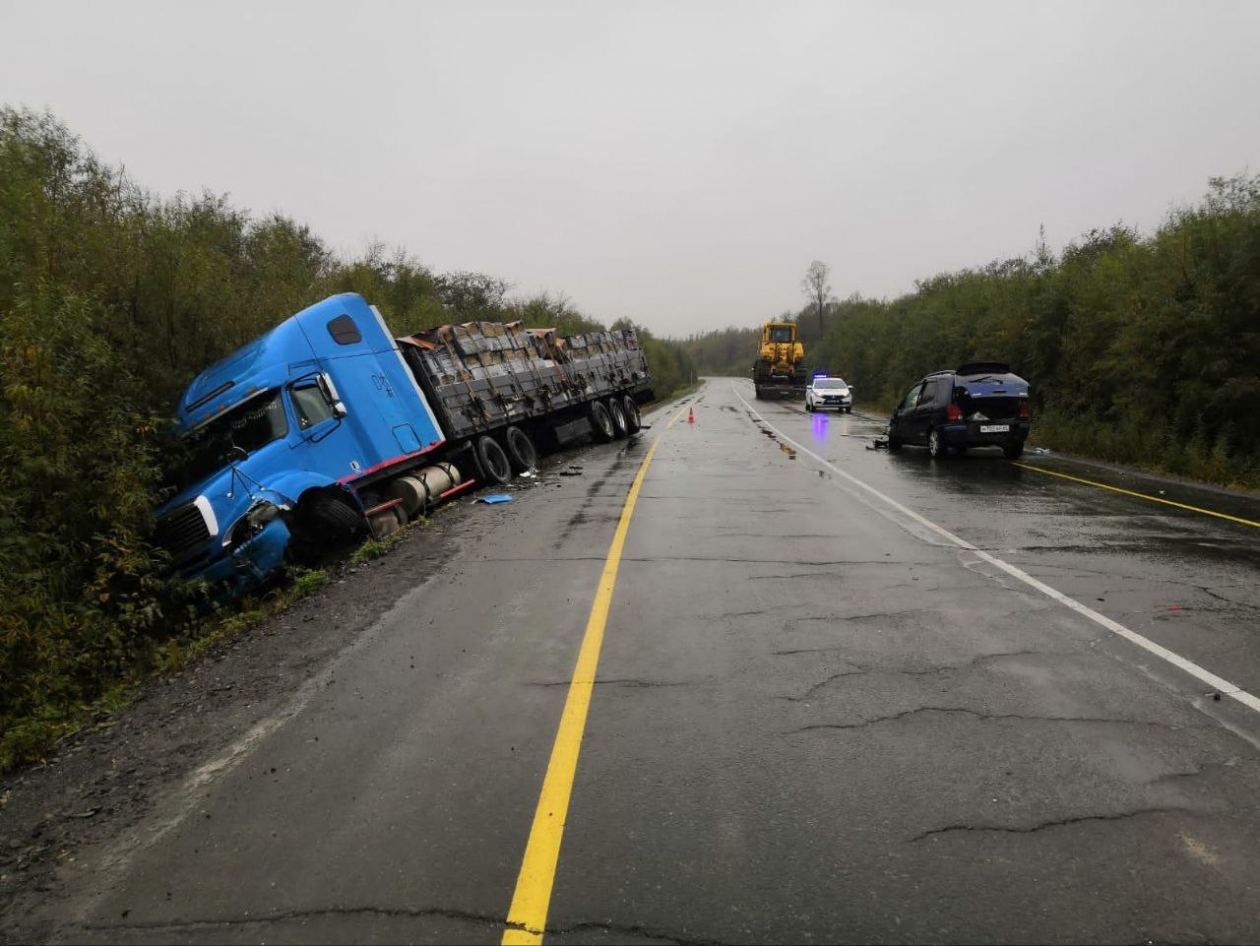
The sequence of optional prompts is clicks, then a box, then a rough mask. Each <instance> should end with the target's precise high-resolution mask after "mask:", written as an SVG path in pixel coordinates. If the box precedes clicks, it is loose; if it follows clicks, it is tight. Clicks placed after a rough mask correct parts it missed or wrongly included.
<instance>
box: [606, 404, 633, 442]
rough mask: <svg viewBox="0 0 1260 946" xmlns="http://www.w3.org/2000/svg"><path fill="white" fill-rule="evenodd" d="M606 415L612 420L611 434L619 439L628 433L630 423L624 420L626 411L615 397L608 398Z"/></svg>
mask: <svg viewBox="0 0 1260 946" xmlns="http://www.w3.org/2000/svg"><path fill="white" fill-rule="evenodd" d="M607 407H608V415H609V416H610V417H611V418H612V422H613V436H614V437H616V438H617V439H618V440H620V439H621V438H622V437H625V436H627V435H628V434H629V433H630V423H629V422H628V421H627V420H626V412H625V410H624V409H623V408H622V406H621V402H620V401H618V400H617V399H616V398H615V397H610V398H609V399H608V405H607Z"/></svg>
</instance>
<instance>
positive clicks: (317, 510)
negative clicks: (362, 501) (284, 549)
mask: <svg viewBox="0 0 1260 946" xmlns="http://www.w3.org/2000/svg"><path fill="white" fill-rule="evenodd" d="M366 530H367V522H366V521H365V520H364V518H363V515H362V513H360V512H359V511H358V510H357V509H353V508H351V506H350V504H349V503H347V502H342V501H341V500H340V499H337V498H335V497H333V496H316V497H314V498H313V499H309V500H306V501H304V502H303V503H302V504H301V505H299V506H298V508H297V510H296V514H295V516H294V519H293V522H292V525H291V526H290V531H291V532H292V535H293V538H292V541H291V542H290V543H289V548H288V553H289V556H290V557H291V558H292V560H293V561H294V562H296V563H297V564H298V565H304V566H306V567H313V566H315V565H317V564H319V563H320V562H321V561H323V560H324V557H325V556H326V555H328V554H329V552H331V551H333V550H336V549H339V548H341V547H342V546H344V545H349V544H350V543H351V542H353V541H355V540H356V539H358V538H359V537H360V536H362V535H363V533H364V532H365V531H366Z"/></svg>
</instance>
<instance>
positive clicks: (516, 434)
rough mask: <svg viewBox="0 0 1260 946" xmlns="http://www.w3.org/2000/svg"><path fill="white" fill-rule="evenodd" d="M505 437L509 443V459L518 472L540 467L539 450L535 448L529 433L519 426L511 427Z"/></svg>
mask: <svg viewBox="0 0 1260 946" xmlns="http://www.w3.org/2000/svg"><path fill="white" fill-rule="evenodd" d="M503 439H504V442H505V443H506V444H507V453H508V459H510V460H511V461H512V467H513V469H515V470H516V472H517V473H525V472H526V471H528V470H534V469H537V468H538V451H537V450H536V449H534V441H532V440H530V439H529V434H527V433H525V431H523V430H521V428H519V427H509V428H508V429H507V434H506V435H504V438H503Z"/></svg>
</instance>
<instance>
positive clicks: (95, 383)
mask: <svg viewBox="0 0 1260 946" xmlns="http://www.w3.org/2000/svg"><path fill="white" fill-rule="evenodd" d="M510 289H511V286H510V285H509V284H508V283H507V282H505V281H503V280H501V279H498V278H495V277H493V276H488V275H485V274H481V273H467V272H455V273H436V272H433V271H432V270H430V269H428V268H427V267H425V266H423V265H422V264H421V263H419V262H418V261H417V260H415V259H414V258H413V257H411V256H410V255H409V254H408V253H407V252H406V251H405V250H392V251H391V250H388V249H387V248H386V247H385V246H383V245H373V246H371V247H369V248H368V249H367V251H366V252H365V253H364V254H363V255H362V256H360V257H358V258H355V259H348V260H347V259H341V258H339V257H338V256H337V255H335V254H334V253H332V252H331V251H330V250H329V249H328V247H327V245H326V244H325V243H324V241H323V240H321V239H320V238H319V237H318V236H317V235H315V234H314V233H312V232H311V230H310V229H309V228H308V227H306V226H302V225H300V224H298V223H296V222H295V221H293V220H292V219H289V218H287V217H284V216H282V215H278V214H273V215H270V216H266V217H262V218H257V217H254V216H251V215H250V214H249V213H248V212H247V211H245V210H242V209H240V208H237V207H234V206H233V205H232V204H231V203H230V202H229V200H228V199H227V198H226V197H224V196H221V195H216V194H214V193H210V192H205V193H202V194H198V195H189V194H179V195H177V196H175V197H173V198H162V197H160V196H157V195H154V194H152V193H150V192H148V191H147V190H145V189H144V188H142V187H141V186H140V185H138V184H137V183H136V182H134V181H132V180H131V179H130V178H129V177H128V176H127V175H126V174H125V173H124V172H123V171H122V170H121V169H119V168H114V167H110V166H108V165H106V164H104V163H102V162H101V161H100V160H98V159H97V158H96V156H95V155H94V154H93V153H92V152H91V150H90V149H89V148H87V147H86V146H85V145H84V144H83V143H82V142H81V141H80V140H79V139H78V138H77V137H76V136H75V135H74V134H72V133H71V131H70V130H69V129H68V128H67V127H66V126H65V125H64V124H63V123H61V122H60V121H58V120H57V119H56V118H55V117H53V116H51V115H48V114H40V113H35V112H31V111H29V110H24V109H14V108H8V107H0V476H3V482H2V483H0V749H4V748H5V746H6V745H7V746H8V749H9V750H13V742H14V739H16V738H17V736H15V735H14V733H13V732H12V730H13V728H14V726H15V725H16V724H18V723H19V722H21V723H23V724H25V723H29V722H30V721H31V720H32V719H38V718H41V717H44V718H47V719H50V720H57V719H64V718H65V717H66V716H67V714H69V713H71V712H73V710H74V709H75V707H77V706H80V705H81V704H83V703H84V702H85V701H88V700H91V699H93V698H95V697H96V696H97V695H98V694H100V693H101V692H102V689H103V688H104V687H105V686H107V685H108V684H109V683H110V682H111V681H116V680H119V679H122V678H124V677H125V676H126V675H127V674H129V673H131V672H134V671H135V669H136V668H137V667H142V666H144V664H145V662H146V660H147V659H149V656H150V655H151V654H152V652H153V649H154V648H155V646H157V645H158V644H160V643H161V642H163V641H166V640H168V639H169V638H170V637H171V635H172V634H174V633H176V632H177V631H178V630H179V625H180V624H181V622H183V621H186V620H187V618H188V615H187V613H186V612H185V611H182V610H180V609H179V608H178V607H176V606H175V605H174V604H173V603H172V602H176V601H178V599H177V598H175V597H173V596H172V589H171V588H170V587H169V586H168V584H167V580H166V578H165V577H164V575H165V572H164V569H163V562H162V558H161V554H160V553H159V552H157V551H156V550H155V549H154V546H153V544H152V529H153V519H152V511H153V509H154V508H155V506H156V505H157V504H158V502H159V501H160V493H159V491H160V488H161V485H162V479H163V476H162V470H163V465H164V463H165V462H166V460H167V458H168V456H169V454H170V452H171V449H172V445H171V444H170V442H169V440H168V439H167V438H166V437H165V436H164V435H163V431H164V430H165V429H166V428H167V427H168V426H169V423H170V420H171V418H172V417H173V415H174V410H175V405H176V402H177V400H178V398H179V396H180V394H181V393H182V391H183V390H184V388H185V387H186V386H187V384H188V383H189V382H190V381H191V380H192V378H193V377H194V376H195V375H196V374H197V373H198V372H200V371H201V370H203V369H204V368H206V367H208V366H209V365H210V364H211V363H212V362H214V361H216V360H218V359H220V358H222V357H224V356H226V355H228V354H230V353H231V352H232V351H234V350H235V349H237V348H238V347H240V346H241V345H242V344H244V343H245V342H247V341H249V340H250V339H252V338H254V337H256V336H258V335H260V334H261V333H263V332H265V331H267V330H268V329H270V328H272V327H273V326H274V325H276V324H277V323H278V322H280V321H282V320H283V319H285V318H286V317H288V316H289V315H291V314H293V313H294V312H297V311H299V310H300V309H302V308H304V307H305V306H307V305H309V304H311V303H313V302H316V301H318V300H320V299H322V298H324V297H326V296H328V295H331V294H333V293H337V292H345V291H354V292H358V293H361V294H362V295H363V296H365V297H366V298H367V299H368V300H369V301H371V302H374V303H376V304H377V305H378V306H380V308H381V310H382V313H383V314H384V315H385V317H386V319H387V321H388V323H389V324H390V326H391V327H392V328H393V329H394V330H395V331H396V332H399V333H411V332H418V331H421V330H423V329H427V328H431V327H433V326H435V325H440V324H444V323H448V322H462V321H468V320H473V319H484V320H496V321H513V320H517V319H520V320H523V321H525V322H526V323H527V324H529V325H531V326H555V327H556V328H557V329H559V330H560V332H561V334H572V333H575V332H584V331H593V330H598V329H601V328H602V327H603V326H602V325H601V324H600V323H599V322H598V321H596V320H595V319H593V318H591V317H589V316H588V315H586V314H584V313H582V312H581V311H579V310H578V309H577V308H576V307H574V306H573V305H572V304H571V303H570V302H569V301H568V299H567V298H566V297H564V296H563V295H547V294H543V295H539V296H535V297H533V298H528V299H516V298H512V297H511V296H510V295H509V292H510ZM628 326H629V323H628V322H626V321H625V320H622V321H620V322H619V323H617V327H619V328H624V327H628ZM636 328H638V331H639V336H640V341H641V343H642V345H643V347H644V349H645V350H646V354H647V357H648V363H649V365H650V367H651V370H652V373H653V375H654V380H655V390H656V393H657V394H658V395H659V396H662V397H664V396H667V395H669V394H670V393H672V392H674V391H675V390H678V389H680V388H683V387H684V386H686V385H687V384H688V383H689V382H690V381H691V378H692V376H693V368H692V365H691V363H690V360H689V357H688V355H687V354H686V352H685V351H684V350H683V348H682V346H681V345H679V344H677V343H674V342H671V341H667V340H664V339H658V338H655V337H653V336H652V335H651V333H649V332H647V331H646V330H645V329H643V328H641V327H637V326H636ZM4 740H8V741H7V742H5V741H4ZM7 754H8V755H10V756H11V755H13V754H14V752H13V751H9V752H8V753H7ZM5 755H6V753H5V752H0V760H2V759H3V758H4V757H5Z"/></svg>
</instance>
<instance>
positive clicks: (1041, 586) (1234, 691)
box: [731, 382, 1260, 713]
mask: <svg viewBox="0 0 1260 946" xmlns="http://www.w3.org/2000/svg"><path fill="white" fill-rule="evenodd" d="M731 390H732V391H733V392H734V393H735V396H736V397H737V398H739V400H740V403H741V404H743V405H744V407H746V408H747V409H748V412H749V413H750V414H752V416H753V417H756V418H757V419H758V420H760V421H761V422H762V423H763V424H765V425H766V426H767V427H769V428H770V429H771V430H773V431H774V432H775V433H776V434H778V435H779V436H780V437H782V438H783V439H784V440H786V441H787V442H788V443H790V444H791V445H792V446H794V447H795V448H796V449H797V450H798V451H799V452H801V453H804V454H805V455H806V456H809V457H813V458H814V460H816V461H817V462H819V463H821V464H822V465H823V466H825V467H826V468H827V469H828V470H830V471H831V472H832V473H834V474H836V476H839V477H842V478H843V479H845V480H847V481H848V482H850V483H852V484H853V485H854V486H858V487H860V488H862V489H864V490H866V491H867V492H868V493H870V494H871V495H873V496H875V497H876V498H878V499H879V500H881V501H882V502H884V503H887V504H888V505H889V506H891V507H892V508H893V509H895V510H897V511H898V512H899V513H901V514H902V515H904V516H906V517H907V518H909V519H911V520H913V521H914V522H917V523H918V524H919V525H921V526H924V527H925V528H927V529H930V530H931V531H932V532H934V533H936V534H937V535H939V536H941V537H942V538H943V539H945V540H946V541H947V542H950V543H951V544H953V545H956V546H958V548H960V549H966V550H967V551H968V552H971V553H972V554H973V555H976V556H978V557H979V558H981V559H982V560H983V561H986V562H988V563H989V564H990V565H993V566H994V567H995V568H1000V569H1001V570H1002V571H1004V572H1006V573H1007V574H1008V575H1011V576H1012V577H1014V578H1018V579H1019V580H1020V581H1022V582H1023V583H1024V584H1026V585H1028V586H1029V587H1032V588H1035V589H1036V590H1037V591H1040V592H1041V593H1042V594H1044V595H1046V596H1047V597H1049V598H1053V599H1054V600H1055V601H1057V602H1059V603H1060V604H1062V605H1066V606H1067V607H1069V608H1071V609H1072V610H1073V611H1075V612H1076V613H1077V614H1080V615H1083V616H1084V617H1087V618H1089V619H1090V620H1091V621H1093V622H1094V623H1095V624H1098V625H1101V626H1102V627H1105V628H1106V629H1107V630H1109V631H1111V632H1112V633H1113V634H1116V635H1117V636H1119V637H1123V638H1124V639H1125V640H1127V641H1129V642H1130V643H1133V644H1136V645H1137V646H1138V647H1141V648H1142V649H1143V650H1146V651H1148V652H1149V653H1152V654H1154V655H1155V656H1156V657H1158V658H1160V659H1161V660H1164V661H1167V662H1168V663H1170V664H1172V665H1173V666H1174V667H1176V668H1177V669H1179V670H1183V671H1185V672H1186V673H1188V674H1190V676H1192V677H1194V678H1195V679H1196V680H1200V681H1202V682H1203V683H1206V684H1207V685H1208V686H1210V687H1211V688H1212V689H1213V690H1216V691H1217V692H1219V693H1224V694H1226V695H1227V696H1231V697H1233V698H1234V699H1235V700H1237V701H1238V702H1239V703H1241V704H1242V705H1243V706H1246V707H1247V708H1249V709H1252V710H1255V711H1256V712H1257V713H1260V699H1257V698H1256V697H1255V696H1253V695H1252V694H1250V693H1248V692H1247V691H1246V690H1244V689H1243V688H1242V687H1240V686H1236V685H1235V684H1233V683H1230V682H1229V681H1228V680H1225V679H1223V678H1221V677H1218V676H1217V675H1216V674H1214V673H1212V672H1211V671H1210V670H1206V669H1204V668H1203V667H1200V666H1199V665H1198V664H1196V663H1195V662H1194V661H1192V660H1187V659H1186V658H1185V657H1182V656H1181V655H1180V654H1175V653H1173V652H1172V651H1171V650H1169V649H1168V648H1167V647H1164V646H1163V645H1161V644H1157V643H1155V642H1154V641H1153V640H1151V639H1150V638H1148V637H1143V636H1142V635H1141V634H1139V633H1138V632H1137V631H1131V630H1129V628H1127V627H1125V626H1124V625H1123V624H1120V623H1118V622H1116V621H1113V620H1112V619H1111V618H1109V617H1107V616H1106V615H1105V614H1099V613H1098V612H1097V611H1095V610H1094V609H1093V608H1091V607H1089V606H1088V605H1084V604H1081V603H1080V602H1079V601H1077V600H1076V599H1075V598H1069V597H1068V596H1067V595H1065V594H1064V593H1063V592H1061V591H1059V590H1057V589H1055V588H1051V587H1050V586H1049V585H1047V584H1046V583H1045V582H1043V581H1038V580H1037V579H1036V578H1034V577H1033V576H1032V575H1030V574H1028V573H1027V572H1026V571H1024V570H1023V569H1021V568H1017V567H1016V566H1014V565H1011V564H1009V563H1008V562H1004V561H1002V560H1001V559H1000V558H997V557H996V556H993V555H990V554H989V553H988V552H986V551H984V550H983V549H978V548H976V547H975V546H974V545H972V544H971V543H970V542H968V541H967V540H966V539H960V538H959V537H958V536H956V535H954V533H952V532H950V531H949V530H948V529H944V528H942V527H941V526H938V525H937V524H936V523H935V522H932V521H930V520H928V519H925V518H924V517H923V516H921V515H919V514H918V513H917V512H915V511H914V510H913V509H911V508H909V507H908V506H903V505H902V504H901V503H899V502H897V500H895V499H893V498H892V497H891V496H885V495H884V494H883V493H881V492H880V491H879V490H877V489H876V488H875V487H874V486H869V485H868V484H866V483H864V482H862V480H860V479H858V478H857V477H856V476H854V475H852V474H851V473H846V472H845V471H844V470H842V469H840V468H839V467H838V466H836V465H835V464H834V463H830V462H828V461H827V460H824V459H823V458H822V457H820V456H819V455H818V454H816V453H814V451H812V450H810V449H809V448H808V447H806V446H805V445H804V444H802V443H800V442H798V441H796V440H793V439H792V438H791V437H789V436H788V435H787V434H785V433H784V432H783V431H781V430H779V428H777V427H775V426H774V425H773V424H772V423H770V422H769V421H768V420H766V419H765V418H764V417H762V416H761V415H760V414H758V413H757V411H756V410H755V409H754V408H753V406H752V405H751V404H749V403H748V402H747V401H745V400H744V397H743V395H741V394H740V393H739V391H738V390H736V388H735V384H734V382H732V383H731Z"/></svg>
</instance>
